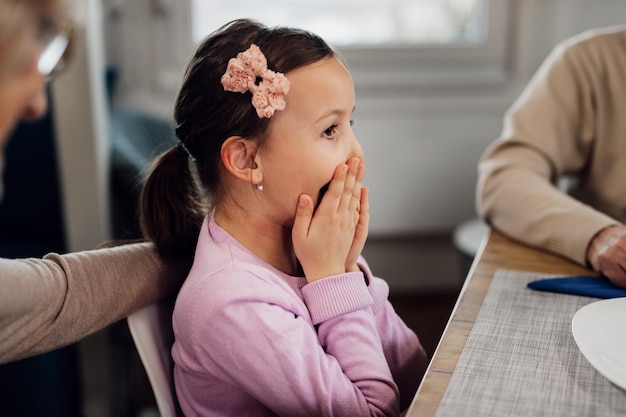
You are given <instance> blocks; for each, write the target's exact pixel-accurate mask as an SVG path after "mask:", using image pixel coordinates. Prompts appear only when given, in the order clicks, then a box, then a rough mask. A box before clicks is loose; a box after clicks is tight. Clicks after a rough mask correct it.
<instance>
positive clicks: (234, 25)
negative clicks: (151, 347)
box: [140, 19, 335, 256]
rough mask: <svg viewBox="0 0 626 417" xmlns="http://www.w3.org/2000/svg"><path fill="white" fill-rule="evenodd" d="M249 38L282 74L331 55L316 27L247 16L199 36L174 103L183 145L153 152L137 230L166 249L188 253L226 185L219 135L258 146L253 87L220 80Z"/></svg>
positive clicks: (261, 121)
mask: <svg viewBox="0 0 626 417" xmlns="http://www.w3.org/2000/svg"><path fill="white" fill-rule="evenodd" d="M253 43H254V44H256V45H257V46H259V48H260V49H261V51H263V53H264V54H265V56H266V58H267V66H268V68H270V69H271V70H273V71H277V72H282V73H285V74H286V73H288V72H289V71H292V70H294V69H297V68H300V67H302V66H305V65H308V64H311V63H314V62H317V61H320V60H322V59H324V58H327V57H331V56H334V55H335V52H334V51H333V49H332V48H331V47H330V46H329V45H328V44H327V43H326V42H324V40H322V39H321V38H320V37H318V36H317V35H315V34H312V33H310V32H307V31H304V30H301V29H293V28H286V27H276V28H268V27H266V26H264V25H262V24H260V23H258V22H255V21H252V20H246V19H241V20H235V21H233V22H230V23H228V24H226V25H225V26H223V27H222V28H220V29H218V30H217V31H216V32H214V33H213V34H211V35H210V36H209V37H208V38H206V39H205V40H204V41H203V42H202V43H201V44H200V46H199V47H198V49H197V50H196V52H195V54H194V56H193V57H192V59H191V61H190V63H189V64H188V66H187V70H186V72H185V78H184V81H183V84H182V87H181V89H180V91H179V94H178V98H177V101H176V106H175V110H174V119H175V122H176V136H177V137H178V139H179V140H180V142H181V144H182V145H181V146H177V147H173V148H171V149H170V150H168V151H166V152H165V153H163V154H162V155H161V156H159V157H158V158H157V160H156V161H155V163H154V164H153V166H152V169H151V172H150V174H149V176H148V178H147V181H146V183H145V185H144V188H143V192H142V198H141V213H140V219H141V227H142V231H143V233H144V236H145V237H146V238H148V239H150V240H151V241H153V242H154V243H155V244H156V246H157V247H158V248H159V250H160V251H161V253H163V254H179V255H180V254H182V255H188V256H190V255H193V252H194V249H195V245H196V240H197V237H198V233H199V230H200V226H201V224H202V221H203V219H204V217H205V216H206V215H207V213H208V211H209V209H210V207H211V206H214V205H215V204H217V203H218V202H219V201H220V200H221V199H222V198H223V196H224V195H225V193H226V192H227V190H224V189H223V186H222V181H221V178H222V166H221V147H222V144H223V143H224V141H225V140H226V139H228V138H229V137H231V136H241V137H245V138H248V139H253V140H255V141H256V142H257V146H259V147H260V146H262V145H263V142H264V141H265V137H266V133H267V129H268V126H269V123H270V119H266V118H259V117H258V116H257V113H256V109H255V108H254V107H253V106H252V104H251V95H250V93H246V94H239V93H232V92H228V91H224V88H223V86H222V84H221V77H222V75H223V74H224V72H225V71H226V66H227V64H228V61H229V60H230V58H233V57H235V56H236V55H237V54H238V53H239V52H242V51H244V50H246V49H248V48H249V47H250V45H251V44H253ZM190 156H191V158H190ZM190 160H191V161H190Z"/></svg>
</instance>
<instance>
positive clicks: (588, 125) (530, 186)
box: [477, 27, 626, 287]
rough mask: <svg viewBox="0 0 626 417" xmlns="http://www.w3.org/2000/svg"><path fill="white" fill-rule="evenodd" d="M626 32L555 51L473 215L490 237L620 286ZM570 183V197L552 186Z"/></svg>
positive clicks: (487, 175) (624, 258) (602, 33)
mask: <svg viewBox="0 0 626 417" xmlns="http://www.w3.org/2000/svg"><path fill="white" fill-rule="evenodd" d="M625 68H626V28H625V27H613V28H605V29H600V30H594V31H589V32H586V33H583V34H581V35H579V36H576V37H574V38H572V39H569V40H567V41H565V42H563V43H562V44H561V45H559V46H558V47H557V48H556V49H555V50H554V51H553V53H552V54H551V55H550V57H548V59H547V60H546V62H545V63H544V65H543V66H542V67H541V68H540V69H539V71H538V72H537V74H536V75H535V77H534V78H533V80H531V82H530V84H529V85H528V87H527V88H526V90H525V91H524V93H523V94H522V95H521V96H520V98H519V99H518V100H517V102H516V103H515V104H514V105H513V107H512V108H511V109H510V110H509V112H508V113H507V115H506V118H505V123H504V129H503V132H502V136H501V137H500V139H498V140H497V141H496V142H494V143H493V144H492V145H491V146H490V147H489V148H488V149H487V151H486V152H485V154H484V155H483V158H482V160H481V162H480V164H479V184H478V195H477V202H478V211H479V213H480V214H481V215H482V216H483V218H484V219H485V220H486V221H487V222H489V223H490V224H491V225H492V226H493V227H495V228H496V229H499V230H501V231H502V232H504V233H506V234H508V235H509V236H511V237H513V238H515V239H517V240H520V241H522V242H524V243H527V244H529V245H533V246H536V247H539V248H542V249H545V250H548V251H550V252H553V253H556V254H558V255H561V256H563V257H565V258H568V259H570V260H572V261H574V262H577V263H579V264H581V265H587V266H589V267H591V268H593V269H594V270H596V271H598V272H600V273H602V274H604V275H606V276H607V277H608V278H609V279H610V280H611V281H612V282H613V283H615V284H616V285H619V286H622V287H626V225H625V224H624V222H625V221H626V175H625V171H624V167H625V166H626V139H625V136H626V119H625V118H624V115H625V114H626V95H624V92H625V91H626V72H625ZM563 177H569V178H570V179H573V180H574V181H573V184H572V186H571V187H570V189H569V193H565V192H562V191H561V189H560V188H559V187H557V184H558V180H559V179H560V178H563Z"/></svg>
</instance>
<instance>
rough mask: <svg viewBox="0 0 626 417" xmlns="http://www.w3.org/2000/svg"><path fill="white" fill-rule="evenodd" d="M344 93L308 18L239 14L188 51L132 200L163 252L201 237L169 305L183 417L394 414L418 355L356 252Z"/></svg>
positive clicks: (354, 163)
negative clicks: (162, 135)
mask: <svg viewBox="0 0 626 417" xmlns="http://www.w3.org/2000/svg"><path fill="white" fill-rule="evenodd" d="M354 102H355V96H354V86H353V82H352V79H351V77H350V74H349V73H348V71H347V70H346V68H345V67H344V65H343V64H342V63H341V61H340V60H339V59H338V57H337V55H336V53H335V52H334V51H333V50H332V49H331V48H330V47H329V46H328V45H327V44H326V43H325V42H324V41H323V40H322V39H320V38H319V37H317V36H315V35H313V34H311V33H308V32H305V31H302V30H296V29H290V28H267V27H265V26H262V25H260V24H258V23H255V22H252V21H248V20H238V21H234V22H231V23H230V24H228V25H226V26H224V27H222V28H221V29H219V30H218V31H217V32H215V33H214V34H212V35H211V36H209V37H208V38H207V39H206V40H205V41H204V42H203V43H202V44H201V45H200V47H199V48H198V50H197V52H196V54H195V56H194V57H193V59H192V61H191V62H190V64H189V67H188V69H187V72H186V76H185V81H184V83H183V86H182V88H181V91H180V94H179V97H178V101H177V104H176V111H175V119H176V123H177V129H176V132H177V136H178V139H179V140H180V144H179V146H177V147H175V148H172V149H170V150H169V151H167V152H166V153H165V154H163V155H162V156H161V157H160V158H159V159H158V160H157V162H156V163H155V165H154V167H153V170H152V172H151V174H150V176H149V178H148V180H147V182H146V185H145V188H144V193H143V201H142V221H143V227H144V232H145V234H146V235H147V237H149V238H150V239H151V240H153V241H154V242H155V243H156V245H157V246H158V247H159V248H160V249H161V251H163V252H165V253H173V252H186V251H193V250H194V245H195V260H194V264H193V267H192V270H191V272H190V274H189V276H188V278H187V280H186V282H185V284H184V285H183V288H182V289H181V291H180V293H179V295H178V299H177V301H176V308H175V310H174V317H173V326H174V332H175V335H176V341H175V343H174V346H173V348H172V355H173V358H174V361H175V369H174V380H175V384H176V392H177V396H178V400H179V402H180V405H181V408H182V410H183V412H184V413H185V415H186V416H239V417H241V416H277V415H278V416H288V417H293V416H350V417H354V416H365V415H367V416H369V415H377V416H378V415H385V416H394V415H397V414H398V413H399V410H400V409H401V408H404V407H406V406H408V405H409V403H410V401H411V399H412V398H413V395H414V393H415V391H416V389H417V386H418V384H419V382H420V380H421V377H422V375H423V373H424V370H425V367H426V355H425V353H424V350H423V349H422V347H421V345H420V343H419V340H418V338H417V336H416V335H415V334H414V333H413V332H412V331H411V330H409V329H408V328H407V326H406V325H405V324H404V323H403V322H402V320H401V319H400V318H399V317H398V316H397V315H396V313H395V312H394V310H393V308H392V306H391V305H390V304H389V302H388V301H387V295H388V292H389V289H388V287H387V285H386V283H385V282H384V281H382V280H381V279H379V278H375V277H374V276H373V275H372V272H371V271H370V269H369V267H368V265H367V263H366V262H365V261H364V260H363V258H362V257H361V256H360V254H361V250H362V249H363V246H364V244H365V240H366V236H367V230H368V221H369V212H368V197H367V194H368V193H367V191H368V190H367V188H365V187H363V186H362V179H363V173H364V171H365V167H364V164H363V154H362V149H361V146H360V145H359V143H358V142H357V140H356V137H355V136H354V133H353V131H352V127H351V124H352V122H351V120H350V118H351V115H352V112H353V110H354ZM208 201H210V202H211V204H210V205H208V203H207V202H208ZM196 242H197V245H196Z"/></svg>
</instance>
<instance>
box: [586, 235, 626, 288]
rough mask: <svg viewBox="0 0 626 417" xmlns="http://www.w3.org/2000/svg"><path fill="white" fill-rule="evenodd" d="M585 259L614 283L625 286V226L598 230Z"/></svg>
mask: <svg viewBox="0 0 626 417" xmlns="http://www.w3.org/2000/svg"><path fill="white" fill-rule="evenodd" d="M587 261H588V262H589V264H591V267H592V268H593V269H594V270H595V271H597V272H600V273H602V274H603V275H605V276H606V277H607V278H608V279H609V280H611V281H612V282H613V283H614V284H615V285H619V286H620V287H624V288H626V269H625V268H626V226H625V225H621V226H610V227H607V228H605V229H603V230H602V231H600V233H598V234H597V235H596V236H595V237H594V238H593V240H592V241H591V243H590V244H589V248H588V249H587Z"/></svg>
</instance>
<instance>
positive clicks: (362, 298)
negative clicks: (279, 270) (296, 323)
mask: <svg viewBox="0 0 626 417" xmlns="http://www.w3.org/2000/svg"><path fill="white" fill-rule="evenodd" d="M302 296H303V297H304V302H305V303H306V305H307V307H308V309H309V313H310V314H311V320H312V322H313V324H314V325H316V324H319V323H322V322H324V321H326V320H329V319H331V318H333V317H337V316H340V315H342V314H346V313H350V312H352V311H356V310H361V309H364V308H366V307H369V306H371V305H372V304H373V303H374V300H373V299H372V296H371V294H370V292H369V290H368V288H367V286H366V285H365V280H364V279H363V274H362V273H361V272H350V273H346V274H340V275H335V276H332V277H328V278H322V279H319V280H317V281H314V282H312V283H310V284H307V285H305V286H304V287H303V288H302Z"/></svg>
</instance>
